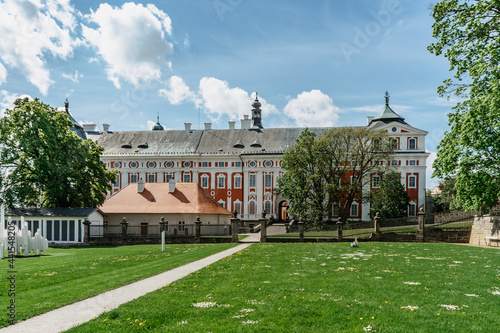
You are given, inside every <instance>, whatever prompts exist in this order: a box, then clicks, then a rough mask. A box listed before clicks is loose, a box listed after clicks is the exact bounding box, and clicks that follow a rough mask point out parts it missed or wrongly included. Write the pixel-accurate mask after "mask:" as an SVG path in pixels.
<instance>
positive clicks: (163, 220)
mask: <svg viewBox="0 0 500 333" xmlns="http://www.w3.org/2000/svg"><path fill="white" fill-rule="evenodd" d="M158 223H159V224H160V235H161V233H162V232H163V231H165V229H166V228H165V225H166V224H167V222H165V218H164V217H162V218H161V219H160V222H158Z"/></svg>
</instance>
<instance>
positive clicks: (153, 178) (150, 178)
mask: <svg viewBox="0 0 500 333" xmlns="http://www.w3.org/2000/svg"><path fill="white" fill-rule="evenodd" d="M148 183H156V174H150V175H148Z"/></svg>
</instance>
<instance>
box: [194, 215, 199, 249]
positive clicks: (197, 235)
mask: <svg viewBox="0 0 500 333" xmlns="http://www.w3.org/2000/svg"><path fill="white" fill-rule="evenodd" d="M194 224H195V225H196V231H195V236H194V241H195V242H196V243H199V242H201V221H200V217H199V216H197V217H196V221H195V222H194Z"/></svg>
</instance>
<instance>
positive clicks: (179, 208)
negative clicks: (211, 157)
mask: <svg viewBox="0 0 500 333" xmlns="http://www.w3.org/2000/svg"><path fill="white" fill-rule="evenodd" d="M137 187H138V184H129V185H127V186H126V187H124V188H123V189H121V190H120V191H119V192H117V193H116V194H114V195H113V196H111V197H110V198H108V199H107V200H106V201H105V202H104V204H103V205H102V207H100V210H101V211H102V212H103V213H104V214H113V213H128V214H156V213H159V214H219V215H231V213H230V212H229V211H228V210H227V209H225V208H224V207H222V206H221V205H220V204H219V203H217V202H216V201H215V200H214V199H212V197H210V196H209V195H208V193H206V192H205V191H204V190H203V189H202V188H201V186H200V185H199V184H198V183H176V184H175V192H173V193H169V184H168V183H146V184H144V191H143V192H142V193H138V192H137Z"/></svg>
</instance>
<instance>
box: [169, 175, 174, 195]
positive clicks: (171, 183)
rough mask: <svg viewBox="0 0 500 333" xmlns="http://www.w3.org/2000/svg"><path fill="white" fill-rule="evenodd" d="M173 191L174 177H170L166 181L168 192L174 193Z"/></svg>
mask: <svg viewBox="0 0 500 333" xmlns="http://www.w3.org/2000/svg"><path fill="white" fill-rule="evenodd" d="M174 192H175V179H173V178H170V181H169V182H168V193H174Z"/></svg>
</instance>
